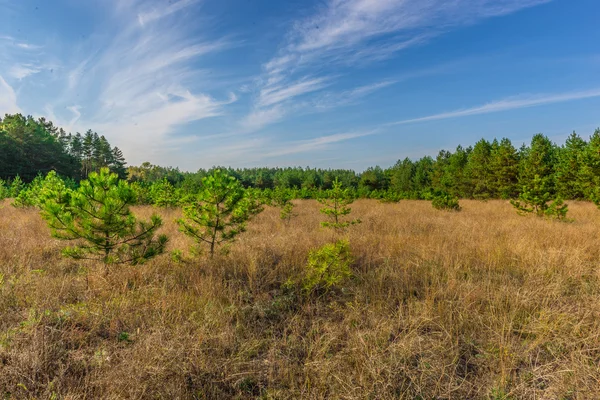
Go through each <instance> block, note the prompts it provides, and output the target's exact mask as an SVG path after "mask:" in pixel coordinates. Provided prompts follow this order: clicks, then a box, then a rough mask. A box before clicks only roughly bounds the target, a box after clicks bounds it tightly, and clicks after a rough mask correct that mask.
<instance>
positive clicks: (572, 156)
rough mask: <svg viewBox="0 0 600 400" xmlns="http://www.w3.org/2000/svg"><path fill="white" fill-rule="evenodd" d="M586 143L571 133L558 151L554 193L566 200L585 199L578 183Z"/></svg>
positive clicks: (579, 182)
mask: <svg viewBox="0 0 600 400" xmlns="http://www.w3.org/2000/svg"><path fill="white" fill-rule="evenodd" d="M586 148H587V143H586V142H585V140H583V139H582V138H581V137H579V135H577V134H576V133H575V132H573V133H572V134H571V135H570V136H569V137H568V138H567V141H566V143H565V145H564V146H563V147H561V148H560V149H559V151H558V157H557V164H556V168H555V170H556V174H555V176H556V192H557V194H558V195H559V196H561V197H562V198H566V199H583V198H584V197H585V195H584V192H583V187H582V184H581V181H580V176H581V169H582V167H583V159H584V153H585V150H586Z"/></svg>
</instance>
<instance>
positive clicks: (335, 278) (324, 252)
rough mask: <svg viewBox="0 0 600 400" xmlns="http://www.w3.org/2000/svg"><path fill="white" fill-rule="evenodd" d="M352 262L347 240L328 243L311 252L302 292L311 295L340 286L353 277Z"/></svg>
mask: <svg viewBox="0 0 600 400" xmlns="http://www.w3.org/2000/svg"><path fill="white" fill-rule="evenodd" d="M352 261H353V259H352V255H351V253H350V243H349V242H348V241H347V240H339V241H337V242H335V243H328V244H326V245H324V246H323V247H320V248H318V249H316V250H313V251H311V252H310V254H309V255H308V263H307V264H306V268H305V271H304V277H303V279H302V290H303V291H304V292H305V293H308V294H310V293H313V292H315V291H322V290H325V291H327V290H330V289H331V288H333V287H336V286H339V285H340V284H342V283H343V282H344V281H345V280H347V279H348V278H349V277H350V276H352V272H351V270H350V265H351V264H352Z"/></svg>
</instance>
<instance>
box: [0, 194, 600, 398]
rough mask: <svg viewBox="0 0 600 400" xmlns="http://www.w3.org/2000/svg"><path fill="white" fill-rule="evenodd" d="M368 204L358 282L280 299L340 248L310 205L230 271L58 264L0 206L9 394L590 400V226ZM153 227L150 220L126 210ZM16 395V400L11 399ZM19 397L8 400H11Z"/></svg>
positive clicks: (36, 231) (189, 261) (33, 215)
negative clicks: (331, 245) (326, 250)
mask: <svg viewBox="0 0 600 400" xmlns="http://www.w3.org/2000/svg"><path fill="white" fill-rule="evenodd" d="M461 205H462V207H463V211H462V212H460V213H447V212H441V211H437V210H434V209H433V208H432V207H431V204H430V203H428V202H420V201H402V202H401V203H399V204H380V203H376V202H374V201H368V200H360V201H357V202H356V203H355V204H353V216H354V217H357V218H360V219H361V220H362V221H363V222H362V224H360V225H357V226H354V227H352V229H350V231H349V233H348V236H349V240H350V243H351V247H352V252H353V256H354V259H355V262H354V264H353V266H352V268H353V273H354V278H353V279H352V280H351V281H350V282H349V283H347V284H346V285H345V286H344V287H343V288H342V289H340V290H338V291H336V292H333V293H330V294H328V295H327V296H321V297H318V298H317V297H312V298H301V297H295V296H294V295H293V294H290V293H288V292H286V291H285V290H282V289H281V287H282V285H283V283H284V282H286V281H287V280H288V279H289V278H293V277H295V276H297V275H298V274H299V273H300V272H301V271H302V267H303V265H304V264H305V263H306V258H307V255H308V253H309V251H310V250H311V249H313V248H315V247H318V246H320V245H322V244H324V243H327V242H329V241H331V240H332V233H331V232H329V231H327V230H325V229H322V228H320V227H319V222H320V221H321V219H322V216H321V215H320V213H319V212H318V209H319V205H318V204H317V203H316V202H313V201H301V202H298V207H297V213H298V214H299V215H298V217H296V218H294V219H293V220H292V221H291V223H290V225H289V226H287V225H286V224H285V223H284V222H283V221H281V220H280V219H279V211H278V210H277V209H273V208H267V209H266V210H265V212H263V213H262V214H261V215H259V216H258V217H257V218H256V219H255V220H254V221H252V222H251V223H250V225H249V230H248V232H246V233H244V234H242V235H241V236H240V237H239V240H238V241H237V242H235V243H234V244H233V245H231V246H230V248H229V249H227V251H228V254H218V255H215V258H214V259H213V260H210V259H209V258H208V257H206V255H195V254H196V253H197V251H196V252H192V251H191V246H192V243H191V242H189V241H188V239H187V238H186V237H185V236H184V235H182V234H181V233H179V232H178V231H177V226H176V224H175V222H174V220H175V219H176V218H177V217H179V216H180V211H179V210H165V211H161V213H162V215H163V219H164V221H165V226H164V227H163V232H164V233H167V234H168V235H169V236H170V237H171V242H170V244H169V246H170V249H169V250H170V251H172V250H176V249H178V250H182V252H183V255H181V254H180V253H176V254H174V255H172V256H171V255H169V254H165V255H164V256H162V257H159V258H157V259H155V260H153V261H151V262H149V263H148V264H146V265H142V266H137V267H113V269H112V271H111V273H110V274H109V275H108V276H106V277H105V276H104V274H103V271H102V269H101V268H98V266H94V265H90V264H85V263H81V262H76V261H73V260H68V259H63V258H62V257H61V256H60V248H61V246H62V245H64V243H61V242H59V241H56V240H54V239H51V238H50V235H49V231H48V229H47V228H46V226H45V224H44V222H43V221H42V220H41V218H40V217H39V215H38V214H37V212H36V211H34V210H17V209H14V208H13V207H10V206H9V205H8V203H7V202H5V203H3V205H0V207H1V208H0V274H1V275H0V282H1V283H0V393H1V394H2V396H4V398H16V399H21V398H24V399H25V398H37V399H45V398H55V399H63V398H64V399H98V398H102V399H122V398H135V399H146V398H148V399H226V398H241V399H244V398H265V399H269V398H270V399H297V398H304V399H325V398H339V399H364V398H371V399H434V398H435V399H598V398H600V272H599V271H600V269H599V267H600V261H599V260H600V212H599V211H598V210H597V209H596V208H595V207H594V206H593V205H591V204H588V203H576V202H571V203H570V204H569V216H570V217H571V218H574V219H575V221H574V222H572V223H561V222H555V221H548V220H544V219H540V218H533V217H532V218H528V217H520V216H518V215H516V213H515V212H514V210H513V209H512V207H511V206H510V204H508V203H507V202H501V201H489V202H486V203H483V202H476V201H462V202H461ZM135 211H136V213H137V214H140V215H142V216H147V215H149V214H150V213H151V212H152V211H153V210H152V209H151V208H150V207H145V208H137V209H136V210H135ZM9 393H10V395H9ZM11 396H12V397H11Z"/></svg>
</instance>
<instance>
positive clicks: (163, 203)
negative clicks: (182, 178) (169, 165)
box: [150, 178, 179, 208]
mask: <svg viewBox="0 0 600 400" xmlns="http://www.w3.org/2000/svg"><path fill="white" fill-rule="evenodd" d="M150 197H151V198H152V200H153V201H154V205H155V206H156V207H162V208H168V207H171V208H173V207H177V206H178V205H179V193H178V192H177V191H176V190H175V187H174V186H173V185H172V184H171V182H169V181H168V180H167V178H163V179H162V180H160V181H158V182H155V183H154V184H152V186H151V187H150Z"/></svg>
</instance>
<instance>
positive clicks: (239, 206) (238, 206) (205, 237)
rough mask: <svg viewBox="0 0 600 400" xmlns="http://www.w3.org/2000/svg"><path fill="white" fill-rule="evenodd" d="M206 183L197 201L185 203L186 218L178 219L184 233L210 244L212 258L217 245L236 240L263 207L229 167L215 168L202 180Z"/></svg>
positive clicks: (203, 183)
mask: <svg viewBox="0 0 600 400" xmlns="http://www.w3.org/2000/svg"><path fill="white" fill-rule="evenodd" d="M202 186H203V188H202V190H201V192H200V193H199V194H198V196H197V198H196V199H195V201H194V202H193V203H192V204H189V205H186V206H184V207H183V215H184V218H181V219H179V220H178V221H177V222H178V223H179V228H180V230H181V231H182V232H183V233H184V234H186V235H188V236H190V237H191V238H192V239H194V240H195V241H196V242H198V243H205V244H207V245H208V246H209V249H210V257H211V258H212V257H213V255H214V252H215V247H216V246H219V245H221V244H223V243H226V242H231V241H233V240H235V237H236V236H237V235H239V234H240V233H242V232H244V231H245V230H246V223H247V221H248V220H249V219H250V218H251V217H252V216H254V215H256V214H258V213H259V212H260V211H262V207H260V205H259V204H258V202H257V201H256V200H255V199H254V198H252V197H251V196H249V195H248V194H247V193H246V191H245V190H244V187H243V186H242V184H241V183H240V182H239V181H238V180H237V179H236V178H234V177H233V176H231V175H229V174H228V173H227V172H226V171H223V170H220V169H216V170H214V171H213V173H212V174H211V175H209V176H207V177H205V178H204V179H203V180H202Z"/></svg>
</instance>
